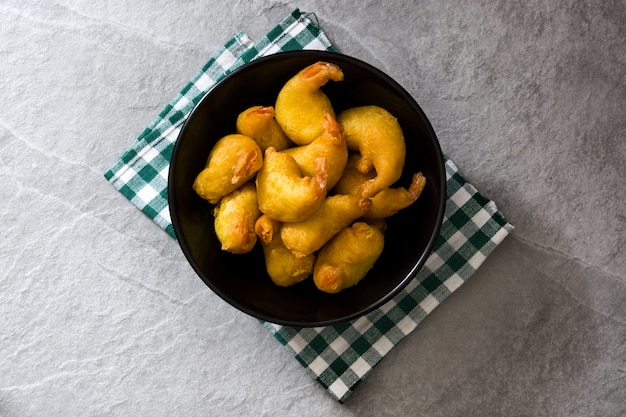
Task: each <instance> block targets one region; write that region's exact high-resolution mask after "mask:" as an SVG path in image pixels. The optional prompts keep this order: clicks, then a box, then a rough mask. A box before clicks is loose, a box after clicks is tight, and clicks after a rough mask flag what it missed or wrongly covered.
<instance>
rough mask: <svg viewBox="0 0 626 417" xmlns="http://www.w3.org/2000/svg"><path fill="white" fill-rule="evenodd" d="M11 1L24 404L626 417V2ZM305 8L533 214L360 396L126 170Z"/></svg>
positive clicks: (0, 257) (0, 327)
mask: <svg viewBox="0 0 626 417" xmlns="http://www.w3.org/2000/svg"><path fill="white" fill-rule="evenodd" d="M463 3H464V5H463V6H460V5H459V4H458V3H457V2H450V1H423V2H411V1H407V0H405V1H388V2H380V1H359V2H356V1H355V2H336V1H334V2H330V1H317V2H313V1H309V0H303V1H301V2H298V3H292V2H274V1H250V2H244V1H230V2H225V1H221V2H217V1H216V2H208V1H189V2H182V4H179V5H174V4H172V2H168V1H163V0H158V1H134V2H126V1H119V0H114V1H108V2H103V1H89V2H86V1H71V0H59V1H49V2H23V1H14V0H1V1H0V91H1V94H2V100H1V101H0V201H2V204H1V205H0V228H1V230H2V236H3V244H2V245H1V246H0V416H3V417H4V416H6V417H16V416H95V415H124V416H128V415H133V416H175V415H180V416H200V415H202V416H205V415H219V416H250V415H256V416H275V415H294V416H295V415H298V416H318V415H333V416H400V415H429V416H468V415H480V416H503V415H510V416H537V415H550V416H622V415H624V414H626V401H625V400H624V399H625V398H626V262H625V243H626V242H625V223H626V187H625V186H624V180H625V179H626V170H625V166H626V117H624V111H625V109H626V86H625V82H626V41H625V40H626V4H625V3H624V1H606V2H593V1H587V2H580V1H573V0H572V1H565V0H554V1H549V2H536V1H530V2H523V5H521V4H518V3H513V2H508V1H497V2H496V1H473V2H463ZM295 7H300V8H301V9H302V10H304V11H311V12H315V13H316V15H317V18H318V19H319V22H320V24H321V26H322V27H323V29H324V30H325V31H326V32H327V34H328V35H329V37H330V38H331V40H332V41H333V42H334V43H335V44H336V45H337V46H338V47H339V49H340V50H341V51H342V52H344V53H347V54H350V55H353V56H356V57H358V58H361V59H363V60H365V61H368V62H370V63H372V64H374V65H376V66H378V67H380V68H381V69H382V70H384V71H386V72H387V73H389V74H390V75H392V76H393V77H395V78H396V79H397V80H398V81H399V82H400V83H401V84H402V85H403V86H405V88H407V89H408V90H409V92H411V93H412V94H413V95H414V97H415V98H416V100H417V101H418V102H419V103H420V104H421V105H422V107H423V108H424V110H425V111H426V113H427V114H428V115H429V117H430V119H431V121H432V123H433V125H434V127H435V130H436V131H437V133H438V135H439V138H440V141H441V144H442V148H443V150H444V152H445V153H446V154H447V155H448V156H449V157H450V158H452V159H453V160H454V161H455V162H456V164H457V165H458V166H459V168H460V169H461V170H462V172H464V173H465V174H466V176H467V177H468V178H469V179H470V180H471V181H472V182H473V183H474V184H475V185H476V186H477V187H478V189H479V190H480V191H482V192H483V193H484V194H485V195H486V196H488V197H489V198H492V199H493V200H495V201H496V203H497V204H498V207H499V208H500V209H501V210H502V212H503V213H504V214H505V215H506V216H507V217H508V219H509V220H510V221H511V222H512V223H513V224H514V225H515V226H516V229H515V231H514V233H513V234H512V236H510V237H508V238H507V240H505V242H504V243H503V244H502V246H501V247H499V248H498V249H497V250H496V251H495V252H494V254H493V255H492V256H491V257H490V258H489V259H488V260H487V262H486V263H485V264H484V265H483V267H482V268H481V269H480V270H479V271H478V272H477V273H476V274H475V275H474V276H473V277H472V278H471V279H470V281H469V282H468V283H467V284H465V285H464V286H462V287H461V288H460V289H459V290H458V291H457V292H456V293H454V294H453V295H452V296H451V297H450V298H449V299H448V300H446V301H445V302H444V303H443V304H442V305H441V306H439V307H438V308H437V309H436V310H435V311H434V312H433V313H432V315H431V316H429V317H428V318H427V319H426V320H425V321H424V322H423V323H422V324H421V325H420V326H419V327H418V329H417V330H416V331H415V332H414V333H413V334H411V335H410V336H409V337H408V338H407V339H406V340H405V341H403V342H402V343H401V344H400V345H399V346H398V347H397V348H396V349H394V350H393V351H392V353H391V354H390V355H389V356H388V357H387V358H386V359H385V360H384V361H383V362H382V363H381V364H380V365H379V366H378V367H377V368H376V369H375V370H374V371H373V373H372V374H371V375H370V376H369V378H368V379H367V380H366V381H365V382H364V383H363V384H362V385H361V386H360V387H359V388H358V389H357V391H356V392H355V393H354V394H353V395H352V396H351V397H350V398H349V400H348V402H347V403H346V404H344V405H340V404H338V403H336V402H335V401H334V400H333V399H331V397H330V396H329V395H328V394H327V393H326V392H325V391H324V390H323V389H322V388H321V386H319V385H318V384H317V382H315V381H313V380H312V379H311V378H310V377H309V376H308V375H307V374H306V373H305V372H304V370H303V369H302V368H301V366H300V365H299V364H298V363H297V362H296V361H295V360H294V359H293V358H292V357H291V356H290V354H289V352H288V351H287V350H286V349H285V348H283V347H282V346H280V345H279V344H278V342H277V341H275V340H274V339H273V338H272V336H271V335H270V334H269V333H268V332H267V331H266V330H265V329H264V328H263V327H262V326H260V325H259V324H258V322H257V321H256V320H254V319H252V318H250V317H248V316H245V315H243V314H242V313H239V312H237V311H236V310H234V309H233V308H232V307H230V306H228V305H226V304H225V303H224V302H222V301H221V300H220V299H219V298H218V297H216V296H215V295H213V294H212V293H211V292H210V291H209V290H208V289H207V288H206V287H205V286H204V284H202V283H201V281H200V280H199V279H198V278H197V277H196V276H195V275H194V273H193V271H192V270H191V268H190V267H189V266H188V265H187V264H186V262H185V260H184V257H183V256H182V254H181V252H180V250H179V248H178V247H177V244H176V242H174V241H173V240H172V239H170V238H169V237H167V236H166V235H165V234H164V233H163V232H162V231H161V230H160V229H158V228H157V227H156V226H155V225H154V224H153V223H152V222H151V221H150V220H149V219H147V218H146V217H145V216H143V215H142V214H141V213H140V212H139V211H138V210H136V209H135V208H134V207H133V206H131V205H130V204H129V203H128V202H127V201H126V200H125V199H124V198H123V197H122V196H121V195H120V194H119V193H118V192H117V191H115V190H114V189H113V188H112V187H111V186H110V185H109V184H108V183H107V182H106V181H105V180H104V178H103V176H102V174H103V173H104V171H105V170H106V169H108V168H109V167H110V166H111V165H112V163H113V162H114V161H115V160H116V159H117V158H118V157H119V156H120V155H121V153H122V152H123V151H124V150H125V149H126V148H127V147H128V146H129V145H130V143H131V142H132V140H133V139H134V138H135V137H136V136H137V135H138V134H139V133H140V132H141V130H142V129H143V127H144V126H145V125H146V124H147V123H148V122H149V121H150V120H151V119H152V118H153V116H154V115H155V114H156V113H158V111H159V110H160V109H161V108H162V106H163V105H164V104H165V103H167V102H168V101H169V100H170V98H171V97H173V96H174V95H175V93H176V92H177V91H178V90H179V89H180V88H181V86H182V85H184V83H185V82H186V81H187V80H189V79H190V78H191V77H192V76H193V75H194V74H195V73H196V71H197V70H198V69H199V68H200V67H201V66H202V65H203V64H204V62H205V61H206V60H207V59H208V57H209V56H210V55H211V54H212V53H213V52H214V51H215V50H216V49H217V48H218V47H219V46H220V45H221V44H223V42H225V41H226V40H227V39H228V38H230V36H232V35H233V34H234V33H235V32H236V31H239V30H243V31H246V32H247V33H248V34H250V35H251V37H253V38H258V37H260V36H261V35H262V34H264V33H265V32H266V31H267V30H269V29H270V28H272V27H273V26H274V24H275V23H276V22H277V21H278V20H280V19H281V18H282V17H284V16H285V15H286V14H287V13H289V12H291V11H292V9H293V8H295Z"/></svg>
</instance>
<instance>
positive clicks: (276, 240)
mask: <svg viewBox="0 0 626 417" xmlns="http://www.w3.org/2000/svg"><path fill="white" fill-rule="evenodd" d="M280 227H281V223H280V222H279V221H277V220H274V219H272V218H270V217H269V216H267V215H265V214H263V215H262V216H261V217H259V219H258V220H257V222H256V224H255V231H256V234H257V236H258V237H259V241H260V242H261V246H262V247H263V254H264V256H265V269H266V270H267V273H268V275H269V276H270V278H271V279H272V281H273V282H274V283H275V284H276V285H279V286H281V287H288V286H290V285H293V284H297V283H298V282H301V281H303V280H305V279H306V278H308V277H309V276H310V275H311V274H312V273H313V264H314V262H315V255H309V256H305V257H303V258H296V257H295V256H294V254H293V253H292V252H291V251H290V250H289V249H287V248H286V247H285V245H283V242H282V240H281V239H280Z"/></svg>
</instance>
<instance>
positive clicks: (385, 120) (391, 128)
mask: <svg viewBox="0 0 626 417" xmlns="http://www.w3.org/2000/svg"><path fill="white" fill-rule="evenodd" d="M337 120H338V122H339V124H340V126H341V129H342V133H343V134H344V138H345V140H346V144H347V146H348V149H349V150H354V151H359V152H360V154H361V159H360V160H359V162H358V164H357V169H358V170H359V171H360V172H361V173H364V174H365V173H368V172H370V171H371V170H372V168H373V169H375V170H376V177H374V178H373V179H371V180H369V181H367V182H365V183H364V184H362V185H361V186H360V188H359V193H360V194H361V196H363V197H367V198H369V197H373V196H374V195H376V193H378V192H379V191H380V190H382V189H384V188H387V187H389V186H390V185H392V184H393V183H394V182H396V181H397V180H398V179H400V176H401V175H402V169H403V167H404V160H405V157H406V144H405V143H404V135H403V133H402V128H401V127H400V124H399V123H398V121H397V119H396V118H395V117H393V115H391V114H390V113H389V112H388V111H387V110H385V109H383V108H381V107H378V106H362V107H354V108H351V109H348V110H345V111H343V112H342V113H341V114H340V115H339V116H338V118H337Z"/></svg>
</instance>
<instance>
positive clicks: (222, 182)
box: [193, 134, 263, 204]
mask: <svg viewBox="0 0 626 417" xmlns="http://www.w3.org/2000/svg"><path fill="white" fill-rule="evenodd" d="M262 165H263V153H262V152H261V148H259V145H257V144H256V142H255V141H254V140H252V139H251V138H249V137H248V136H245V135H240V134H232V135H226V136H224V137H223V138H221V139H219V140H218V141H217V142H216V143H215V146H213V149H212V150H211V152H210V153H209V157H208V159H207V163H206V166H205V168H204V169H203V170H202V171H201V172H200V173H199V174H198V176H197V177H196V179H195V181H194V183H193V189H194V190H195V191H196V193H197V194H198V195H199V196H200V197H202V198H204V199H205V200H208V201H209V202H210V203H213V204H215V203H217V202H218V200H219V199H220V198H222V197H223V196H225V195H226V194H228V193H230V192H232V191H234V190H236V189H237V188H239V187H240V186H241V185H242V184H244V183H246V182H247V181H248V180H249V179H250V178H252V177H253V176H254V175H255V174H256V173H257V171H258V170H259V169H260V168H261V166H262Z"/></svg>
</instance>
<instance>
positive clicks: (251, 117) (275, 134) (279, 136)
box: [236, 106, 293, 152]
mask: <svg viewBox="0 0 626 417" xmlns="http://www.w3.org/2000/svg"><path fill="white" fill-rule="evenodd" d="M275 115H276V112H275V111H274V107H272V106H252V107H250V108H247V109H246V110H244V111H242V112H241V113H239V115H238V116H237V122H236V129H237V133H241V134H242V135H246V136H249V137H251V138H252V139H254V141H255V142H256V143H257V144H258V145H259V147H260V148H261V150H262V151H263V152H265V150H266V149H267V148H269V147H270V146H271V147H273V148H274V149H276V150H277V151H282V150H283V149H287V148H288V147H290V146H292V145H293V143H292V142H291V141H290V140H289V138H287V135H285V134H284V133H283V131H282V129H281V128H280V126H279V125H278V122H276V119H275V118H274V116H275Z"/></svg>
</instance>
